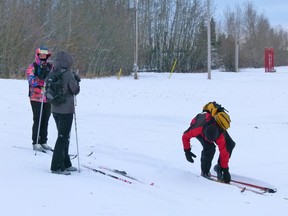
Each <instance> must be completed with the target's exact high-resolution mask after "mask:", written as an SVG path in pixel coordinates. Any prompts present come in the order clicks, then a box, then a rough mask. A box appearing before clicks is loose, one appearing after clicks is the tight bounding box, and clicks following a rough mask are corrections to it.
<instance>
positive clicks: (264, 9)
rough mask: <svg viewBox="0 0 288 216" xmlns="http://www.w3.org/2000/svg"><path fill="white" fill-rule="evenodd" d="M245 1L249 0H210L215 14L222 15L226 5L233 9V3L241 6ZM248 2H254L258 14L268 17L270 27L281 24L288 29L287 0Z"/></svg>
mask: <svg viewBox="0 0 288 216" xmlns="http://www.w3.org/2000/svg"><path fill="white" fill-rule="evenodd" d="M247 1H249V0H212V2H213V6H215V8H216V11H215V14H216V16H223V13H224V11H225V10H226V8H227V6H229V7H230V8H231V9H232V10H234V9H235V5H240V6H243V4H244V3H245V2H247ZM250 2H253V3H254V6H255V9H256V10H257V12H258V14H264V15H265V17H267V18H268V19H269V22H270V25H271V26H272V27H276V26H278V25H281V26H282V27H283V28H284V29H286V30H287V29H288V1H287V0H273V1H272V0H250Z"/></svg>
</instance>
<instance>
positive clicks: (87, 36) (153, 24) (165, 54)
mask: <svg viewBox="0 0 288 216" xmlns="http://www.w3.org/2000/svg"><path fill="white" fill-rule="evenodd" d="M206 2H207V1H203V0H192V1H191V0H145V1H141V0H139V3H138V22H139V25H138V26H139V31H138V35H139V39H138V41H139V45H138V46H139V49H138V50H139V57H138V66H139V69H140V70H147V71H157V72H166V71H170V70H171V67H172V65H173V62H174V61H175V60H177V64H176V68H175V71H176V72H201V71H207V20H206V17H207V14H206V12H207V5H206ZM129 6H130V4H129V0H45V1H43V0H0V10H1V12H0V18H1V22H0V77H2V78H23V77H25V70H26V68H27V67H28V65H29V64H30V63H31V62H32V61H33V59H34V55H35V49H36V48H37V47H39V46H41V45H46V46H47V47H49V48H50V49H51V50H52V52H55V51H58V50H66V51H68V52H70V53H71V54H72V55H73V56H74V58H75V68H77V69H79V71H80V73H81V75H82V76H85V77H99V76H110V75H114V74H115V73H116V72H118V71H119V70H120V69H122V71H123V74H125V75H128V74H130V73H131V72H132V71H133V62H134V46H135V10H134V9H133V8H131V7H129ZM212 7H213V5H212ZM224 17H225V18H224V19H223V20H221V21H220V20H217V17H216V18H215V17H214V16H213V14H212V19H211V45H212V67H213V68H222V69H223V70H227V71H235V47H236V44H237V45H239V67H263V62H264V49H265V47H273V48H274V50H275V64H276V65H279V66H280V65H287V63H288V62H287V60H288V51H287V50H288V49H287V48H288V32H287V31H286V30H284V29H283V28H282V27H281V26H277V27H272V26H271V25H270V23H269V20H268V18H267V17H265V15H264V14H259V13H258V12H257V9H256V8H255V6H254V5H253V2H249V1H247V2H246V3H245V4H244V5H238V6H237V7H236V8H233V9H231V8H227V9H226V10H225V16H224ZM52 57H53V54H52ZM52 60H53V58H52Z"/></svg>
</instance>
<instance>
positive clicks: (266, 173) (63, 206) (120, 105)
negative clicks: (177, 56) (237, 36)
mask: <svg viewBox="0 0 288 216" xmlns="http://www.w3.org/2000/svg"><path fill="white" fill-rule="evenodd" d="M0 82H1V85H0V90H1V93H2V94H1V96H0V99H1V105H0V112H1V121H0V132H1V151H0V154H1V156H0V170H1V185H0V191H1V208H0V216H16V215H17V216H19V215H23V216H24V215H29V216H39V215H41V216H58V215H59V216H60V215H121V216H122V215H123V216H126V215H127V216H135V215H137V216H142V215H143V216H144V215H145V216H147V215H153V216H154V215H155V216H156V215H157V216H174V215H177V216H182V215H183V216H186V215H213V216H218V215H219V216H220V215H221V216H223V215H233V216H243V215H251V214H256V215H261V216H266V215H267V216H268V215H269V216H270V215H286V214H287V210H288V200H287V199H288V173H287V153H288V144H287V139H286V135H287V131H288V114H287V110H288V102H287V101H288V87H287V84H288V67H281V68H277V72H276V73H264V70H263V69H245V70H242V71H241V72H239V73H225V72H218V71H213V72H212V79H211V80H208V79H207V74H173V75H172V77H171V78H170V79H169V73H161V74H157V73H139V80H134V79H133V77H132V76H131V77H121V79H120V80H118V79H117V78H116V77H110V78H101V79H83V80H82V82H81V93H80V94H79V96H78V97H77V107H76V110H77V131H78V139H79V152H80V157H79V161H80V164H82V165H89V166H91V167H94V168H97V169H98V167H99V166H105V167H109V168H112V169H118V170H123V171H126V172H127V174H129V175H131V176H133V177H136V178H137V179H139V180H140V181H142V182H143V183H140V182H137V181H133V180H131V182H132V184H128V183H125V182H123V181H119V180H117V179H114V178H111V177H109V176H105V175H102V174H100V173H96V172H93V171H90V170H88V169H86V168H84V167H81V172H80V173H79V172H76V173H72V175H71V176H61V175H55V174H51V173H50V170H49V168H50V163H51V155H50V154H43V153H37V155H35V152H34V151H32V145H31V127H32V111H31V107H30V104H29V99H28V84H27V81H26V80H4V79H0ZM209 101H217V102H218V103H220V104H222V105H223V106H224V107H225V108H226V109H227V110H229V114H230V116H231V119H232V123H231V128H230V129H229V131H230V134H231V136H232V138H233V139H234V140H235V141H236V148H235V150H234V152H233V155H232V158H231V160H230V171H231V173H233V174H235V175H239V176H244V177H246V178H252V179H254V181H257V182H258V183H261V184H265V185H269V186H271V187H275V188H277V190H278V192H277V193H275V194H265V195H258V194H255V193H252V192H249V191H245V192H243V193H241V192H240V189H239V188H237V187H233V186H229V185H225V184H219V183H215V182H211V181H208V180H206V179H203V178H202V177H199V174H200V155H201V150H202V147H201V145H200V143H198V141H197V140H193V141H192V145H193V146H192V151H193V152H194V153H195V154H196V155H197V156H198V157H197V158H196V160H195V163H194V164H191V163H189V162H187V161H186V159H185V156H184V152H183V147H182V142H181V136H182V133H183V131H184V130H186V129H187V128H188V126H189V123H190V121H191V119H192V118H193V117H194V116H195V115H196V114H197V113H198V112H200V111H201V110H202V107H203V105H204V104H205V103H207V102H209ZM74 126H75V125H74ZM74 126H73V129H72V133H71V147H70V153H71V154H76V153H77V150H76V149H77V148H76V139H75V127H74ZM56 134H57V131H56V127H55V122H54V119H53V117H51V119H50V122H49V140H48V144H49V145H51V146H54V143H55V140H56ZM15 146H16V147H15ZM91 152H93V154H92V155H90V156H88V155H89V154H90V153H91ZM217 156H218V155H217V154H216V155H215V158H214V164H215V163H216V161H217ZM77 159H78V158H75V159H73V160H72V163H73V165H74V166H76V167H77V166H78V160H77ZM99 169H100V168H99ZM102 171H104V172H107V173H110V172H108V171H105V170H102ZM110 174H113V173H110ZM113 175H114V174H113ZM119 177H121V176H119ZM128 180H130V179H128ZM150 183H154V185H150Z"/></svg>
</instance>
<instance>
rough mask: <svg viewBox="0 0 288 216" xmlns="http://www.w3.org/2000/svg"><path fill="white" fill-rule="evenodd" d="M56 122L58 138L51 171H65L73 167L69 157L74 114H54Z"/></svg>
mask: <svg viewBox="0 0 288 216" xmlns="http://www.w3.org/2000/svg"><path fill="white" fill-rule="evenodd" d="M53 117H54V119H55V122H56V126H57V130H58V137H57V141H56V144H55V147H54V152H53V157H52V162H51V170H52V171H60V170H61V171H64V170H65V169H66V168H68V167H71V166H72V163H71V161H70V157H69V154H68V153H69V140H70V131H71V128H72V122H73V113H69V114H58V113H53Z"/></svg>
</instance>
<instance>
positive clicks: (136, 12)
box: [133, 0, 138, 79]
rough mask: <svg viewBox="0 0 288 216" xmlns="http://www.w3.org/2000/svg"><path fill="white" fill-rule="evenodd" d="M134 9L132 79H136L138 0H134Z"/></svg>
mask: <svg viewBox="0 0 288 216" xmlns="http://www.w3.org/2000/svg"><path fill="white" fill-rule="evenodd" d="M134 9H135V50H134V65H133V68H134V79H138V74H137V71H138V0H135V2H134Z"/></svg>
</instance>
